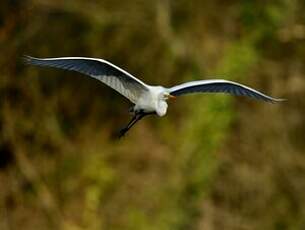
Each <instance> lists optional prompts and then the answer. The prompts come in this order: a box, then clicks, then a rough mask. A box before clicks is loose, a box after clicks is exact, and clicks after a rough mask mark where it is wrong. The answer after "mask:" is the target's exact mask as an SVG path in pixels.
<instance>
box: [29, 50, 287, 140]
mask: <svg viewBox="0 0 305 230" xmlns="http://www.w3.org/2000/svg"><path fill="white" fill-rule="evenodd" d="M24 61H25V63H27V64H30V65H37V66H46V67H54V68H59V69H65V70H71V71H76V72H79V73H82V74H85V75H88V76H90V77H92V78H95V79H97V80H99V81H101V82H103V83H104V84H106V85H108V86H109V87H111V88H112V89H114V90H116V91H117V92H118V93H120V94H122V95H123V96H125V97H126V98H127V99H129V100H130V101H131V102H132V103H133V104H134V105H133V107H132V108H131V110H130V112H131V113H132V114H133V117H132V119H131V120H130V122H129V123H128V124H127V125H126V126H125V127H124V128H123V129H121V130H120V133H119V137H122V136H124V135H125V133H126V132H127V131H128V130H129V129H130V128H131V127H132V126H133V125H134V124H136V123H137V122H138V121H139V120H141V119H142V118H143V117H145V116H147V115H152V114H156V115H158V116H160V117H162V116H164V115H165V114H166V112H167V107H168V105H167V100H169V99H172V98H176V97H177V96H181V95H185V94H190V93H228V94H232V95H236V96H247V97H252V98H254V99H258V100H262V101H265V102H272V103H274V102H280V101H283V99H277V98H273V97H270V96H267V95H266V94H263V93H261V92H259V91H257V90H255V89H252V88H250V87H247V86H245V85H242V84H239V83H236V82H233V81H228V80H221V79H211V80H198V81H190V82H186V83H182V84H179V85H176V86H173V87H170V88H166V87H163V86H152V85H148V84H145V83H144V82H142V81H141V80H139V79H137V78H136V77H134V76H133V75H131V74H130V73H128V72H127V71H125V70H123V69H121V68H119V67H118V66H115V65H114V64H112V63H110V62H108V61H106V60H103V59H97V58H87V57H59V58H34V57H30V56H25V57H24Z"/></svg>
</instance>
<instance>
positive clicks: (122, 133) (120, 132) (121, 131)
mask: <svg viewBox="0 0 305 230" xmlns="http://www.w3.org/2000/svg"><path fill="white" fill-rule="evenodd" d="M127 131H128V129H127V128H123V129H121V130H120V131H119V138H122V137H123V136H125V134H126V133H127Z"/></svg>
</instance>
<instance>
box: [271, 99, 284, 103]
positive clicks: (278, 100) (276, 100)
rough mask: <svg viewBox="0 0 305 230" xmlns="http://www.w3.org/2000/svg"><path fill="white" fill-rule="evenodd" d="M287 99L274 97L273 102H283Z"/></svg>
mask: <svg viewBox="0 0 305 230" xmlns="http://www.w3.org/2000/svg"><path fill="white" fill-rule="evenodd" d="M285 101H287V99H286V98H272V101H271V102H272V103H281V102H285Z"/></svg>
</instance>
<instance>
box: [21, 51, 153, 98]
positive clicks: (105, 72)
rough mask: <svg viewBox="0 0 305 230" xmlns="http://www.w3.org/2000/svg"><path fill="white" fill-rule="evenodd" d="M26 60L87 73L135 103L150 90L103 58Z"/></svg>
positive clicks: (26, 59)
mask: <svg viewBox="0 0 305 230" xmlns="http://www.w3.org/2000/svg"><path fill="white" fill-rule="evenodd" d="M24 61H25V63H27V64H30V65H37V66H47V67H54V68H59V69H65V70H72V71H76V72H80V73H83V74H86V75H88V76H90V77H93V78H95V79H97V80H100V81H101V82H103V83H105V84H106V85H108V86H109V87H111V88H112V89H114V90H116V91H117V92H119V93H120V94H122V95H123V96H125V97H127V98H128V99H129V100H130V101H131V102H133V103H136V102H137V99H138V98H139V97H140V96H141V94H142V93H144V92H146V91H148V87H147V85H146V84H145V83H144V82H142V81H140V80H139V79H137V78H135V77H134V76H132V75H131V74H129V73H128V72H126V71H125V70H123V69H121V68H119V67H117V66H115V65H114V64H112V63H110V62H108V61H106V60H103V59H96V58H85V57H60V58H34V57H30V56H25V57H24Z"/></svg>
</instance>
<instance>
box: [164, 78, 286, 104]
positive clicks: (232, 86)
mask: <svg viewBox="0 0 305 230" xmlns="http://www.w3.org/2000/svg"><path fill="white" fill-rule="evenodd" d="M168 91H169V93H170V94H171V95H173V96H180V95H184V94H189V93H213V92H217V93H228V94H232V95H236V96H247V97H251V98H254V99H258V100H263V101H266V102H279V101H283V100H284V99H278V98H273V97H270V96H268V95H266V94H263V93H261V92H259V91H257V90H255V89H252V88H250V87H248V86H245V85H242V84H239V83H236V82H233V81H227V80H218V79H217V80H201V81H192V82H187V83H183V84H180V85H177V86H174V87H171V88H169V89H168Z"/></svg>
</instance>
